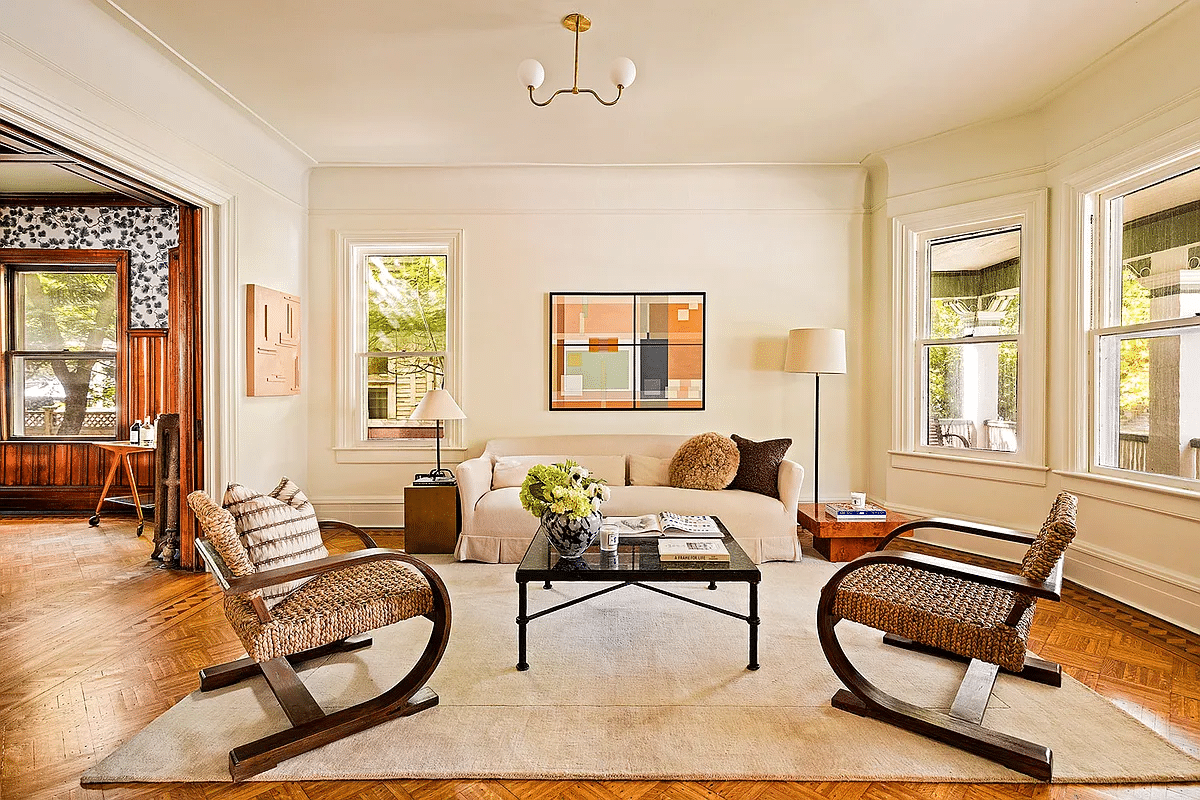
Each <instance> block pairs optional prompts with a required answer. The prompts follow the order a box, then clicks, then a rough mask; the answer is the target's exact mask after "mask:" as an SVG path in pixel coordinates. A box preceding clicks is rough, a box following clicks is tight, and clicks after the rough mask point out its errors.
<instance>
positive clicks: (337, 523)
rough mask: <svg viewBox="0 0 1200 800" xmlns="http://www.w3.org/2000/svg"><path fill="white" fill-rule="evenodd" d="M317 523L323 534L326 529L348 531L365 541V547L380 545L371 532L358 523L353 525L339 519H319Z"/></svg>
mask: <svg viewBox="0 0 1200 800" xmlns="http://www.w3.org/2000/svg"><path fill="white" fill-rule="evenodd" d="M317 525H318V527H320V529H321V533H322V534H324V533H325V531H347V532H349V533H353V534H354V535H355V536H357V537H358V538H359V541H361V542H362V543H363V546H364V547H379V545H378V544H376V543H375V540H374V539H373V538H372V537H371V535H370V534H368V533H367V532H366V531H364V530H363V529H362V528H360V527H358V526H357V525H351V524H350V523H349V522H342V521H341V520H339V519H323V520H321V521H319V522H318V523H317Z"/></svg>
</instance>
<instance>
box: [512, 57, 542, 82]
mask: <svg viewBox="0 0 1200 800" xmlns="http://www.w3.org/2000/svg"><path fill="white" fill-rule="evenodd" d="M517 80H519V81H520V82H521V85H522V86H524V87H526V88H529V87H530V86H532V87H533V88H534V89H536V88H538V87H539V86H541V85H542V81H544V80H546V70H545V69H544V68H543V67H542V62H540V61H538V60H537V59H536V58H527V59H525V60H524V61H522V62H521V63H520V64H518V65H517Z"/></svg>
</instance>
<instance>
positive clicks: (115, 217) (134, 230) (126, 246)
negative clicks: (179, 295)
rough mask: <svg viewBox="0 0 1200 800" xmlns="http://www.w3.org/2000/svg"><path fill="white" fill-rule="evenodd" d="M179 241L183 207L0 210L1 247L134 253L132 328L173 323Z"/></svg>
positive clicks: (130, 261)
mask: <svg viewBox="0 0 1200 800" xmlns="http://www.w3.org/2000/svg"><path fill="white" fill-rule="evenodd" d="M177 244H179V209H177V208H143V207H136V206H120V207H112V208H91V207H82V206H80V207H69V208H50V207H43V206H32V207H25V208H21V207H17V208H0V247H29V248H69V247H70V248H84V249H87V248H91V249H103V250H128V251H129V327H130V328H165V327H167V251H168V250H170V249H171V248H172V247H174V246H175V245H177Z"/></svg>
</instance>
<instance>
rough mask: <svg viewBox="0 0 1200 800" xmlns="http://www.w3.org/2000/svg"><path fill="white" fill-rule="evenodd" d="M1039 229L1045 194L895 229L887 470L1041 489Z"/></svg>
mask: <svg viewBox="0 0 1200 800" xmlns="http://www.w3.org/2000/svg"><path fill="white" fill-rule="evenodd" d="M1045 225H1046V193H1045V192H1044V191H1037V192H1029V193H1024V194H1019V195H1010V196H1004V197H998V198H992V199H988V200H984V201H979V202H975V203H967V204H963V205H958V206H950V207H946V208H939V209H934V210H931V211H926V212H920V213H916V214H911V215H905V216H899V217H897V218H896V219H895V221H894V232H895V238H894V258H893V264H894V265H895V270H896V271H895V273H894V275H893V279H894V285H895V286H896V287H897V292H896V298H897V300H896V306H895V308H894V332H895V343H894V350H893V353H894V369H893V376H894V378H893V383H894V392H893V400H894V406H895V414H894V420H895V424H894V425H893V446H892V464H893V466H896V467H899V468H908V469H919V470H932V471H939V472H951V473H962V472H964V471H966V472H970V471H971V470H972V468H973V467H972V465H974V464H979V463H980V462H1005V463H1007V464H1008V465H1010V466H1003V467H1001V466H999V465H998V464H997V465H996V466H992V467H988V468H987V469H990V470H991V471H989V472H987V473H986V474H987V475H989V476H995V475H997V474H998V473H996V472H995V470H996V469H1006V470H1008V473H1006V475H1005V479H1007V480H1013V481H1016V482H1023V483H1039V482H1043V481H1044V474H1045V471H1046V467H1045V466H1044V464H1045V445H1044V439H1045V407H1044V395H1045V390H1044V387H1045V369H1046V356H1045V349H1046V348H1045V341H1046V323H1045V314H1046V307H1045V284H1046V261H1045ZM947 458H948V459H949V461H945V459H947ZM939 461H941V464H940V465H939ZM981 468H983V467H981ZM981 474H982V473H981Z"/></svg>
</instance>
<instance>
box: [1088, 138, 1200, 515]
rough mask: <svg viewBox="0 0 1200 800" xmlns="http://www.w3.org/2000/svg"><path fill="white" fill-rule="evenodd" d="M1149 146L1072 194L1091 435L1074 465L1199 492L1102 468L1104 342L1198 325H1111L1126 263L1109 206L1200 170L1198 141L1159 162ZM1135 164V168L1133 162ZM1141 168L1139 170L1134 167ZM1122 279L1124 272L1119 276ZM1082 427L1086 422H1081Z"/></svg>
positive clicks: (1179, 482) (1177, 482)
mask: <svg viewBox="0 0 1200 800" xmlns="http://www.w3.org/2000/svg"><path fill="white" fill-rule="evenodd" d="M1138 153H1144V160H1142V161H1141V163H1137V161H1138V155H1137V154H1138ZM1152 153H1153V149H1152V148H1150V147H1147V148H1139V149H1138V150H1135V151H1133V152H1132V153H1129V154H1126V155H1125V157H1124V158H1122V159H1120V160H1119V161H1118V160H1113V161H1112V162H1109V163H1108V164H1106V165H1105V167H1106V169H1105V170H1104V171H1103V172H1102V173H1100V174H1095V175H1093V176H1092V179H1091V181H1090V182H1088V183H1087V184H1086V185H1084V186H1082V187H1080V186H1075V187H1072V188H1073V195H1074V196H1075V197H1076V198H1077V200H1078V202H1076V203H1075V208H1076V209H1078V210H1079V213H1080V216H1079V217H1078V218H1077V219H1076V220H1074V221H1075V222H1076V223H1077V226H1078V227H1077V228H1076V230H1079V231H1081V232H1082V237H1083V243H1082V245H1081V246H1080V248H1079V251H1080V252H1079V255H1080V258H1079V259H1078V261H1077V263H1078V270H1077V273H1076V291H1077V292H1078V297H1079V299H1080V300H1081V301H1082V302H1083V308H1082V309H1081V311H1082V313H1081V314H1080V323H1081V327H1080V328H1079V329H1078V331H1077V332H1078V334H1079V343H1078V344H1077V345H1076V347H1074V348H1073V349H1072V352H1073V353H1075V354H1076V357H1077V359H1078V360H1079V362H1080V363H1081V364H1082V365H1084V366H1083V369H1084V370H1086V371H1085V372H1084V376H1085V377H1084V380H1083V391H1084V393H1085V396H1086V406H1085V407H1086V408H1087V414H1088V416H1087V420H1086V423H1085V424H1083V425H1081V426H1079V427H1077V428H1075V430H1086V431H1087V433H1086V436H1085V437H1083V438H1082V440H1080V439H1079V438H1078V437H1077V438H1076V441H1075V442H1073V444H1074V447H1073V448H1072V449H1073V450H1074V452H1075V455H1076V458H1075V463H1076V464H1077V465H1079V466H1081V467H1082V468H1083V472H1084V474H1085V475H1092V476H1096V477H1097V478H1106V479H1115V480H1117V481H1120V482H1122V483H1124V484H1126V485H1142V486H1144V487H1146V488H1158V487H1163V488H1170V489H1183V490H1185V491H1193V492H1194V491H1196V489H1197V488H1198V487H1200V481H1194V480H1190V479H1188V478H1181V477H1177V476H1173V475H1157V474H1154V473H1147V472H1135V471H1132V470H1125V469H1118V468H1116V467H1108V466H1104V465H1102V464H1101V463H1100V435H1101V430H1100V428H1101V423H1102V420H1103V412H1102V410H1101V408H1100V403H1101V401H1102V399H1103V398H1102V397H1101V393H1100V392H1099V391H1098V385H1097V381H1098V380H1099V376H1100V352H1099V351H1100V348H1099V342H1100V338H1101V337H1102V336H1105V335H1110V334H1114V333H1118V332H1129V333H1133V332H1136V331H1139V330H1161V329H1166V328H1172V327H1194V326H1195V324H1196V323H1195V320H1194V319H1192V318H1188V317H1185V318H1182V319H1178V320H1161V321H1158V322H1153V323H1144V324H1141V325H1115V326H1114V325H1110V324H1109V322H1110V319H1111V314H1112V313H1113V311H1114V309H1112V308H1111V306H1112V303H1113V302H1114V297H1116V296H1117V295H1116V294H1114V286H1113V280H1114V278H1113V271H1112V269H1111V268H1110V266H1109V265H1110V264H1112V262H1113V259H1114V258H1115V259H1116V260H1117V261H1118V262H1119V261H1121V256H1120V254H1119V253H1116V252H1115V247H1116V240H1115V237H1114V235H1113V231H1112V230H1111V227H1110V225H1111V220H1110V219H1109V208H1110V202H1111V201H1112V200H1114V199H1115V198H1117V197H1120V196H1123V195H1126V194H1129V193H1130V192H1134V191H1137V190H1138V189H1142V188H1144V187H1147V186H1151V185H1153V184H1155V183H1158V182H1160V181H1164V180H1166V179H1168V178H1171V177H1173V176H1175V175H1178V174H1180V173H1182V172H1186V171H1188V170H1191V169H1196V168H1200V145H1197V144H1195V143H1194V142H1193V143H1192V144H1191V145H1190V146H1189V147H1186V148H1184V149H1182V150H1178V149H1177V150H1175V151H1173V152H1171V153H1170V154H1169V155H1166V156H1161V155H1160V156H1158V157H1155V156H1154V155H1152ZM1131 162H1132V163H1131ZM1134 164H1136V166H1134ZM1117 274H1119V273H1117ZM1080 422H1085V421H1083V420H1080Z"/></svg>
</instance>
